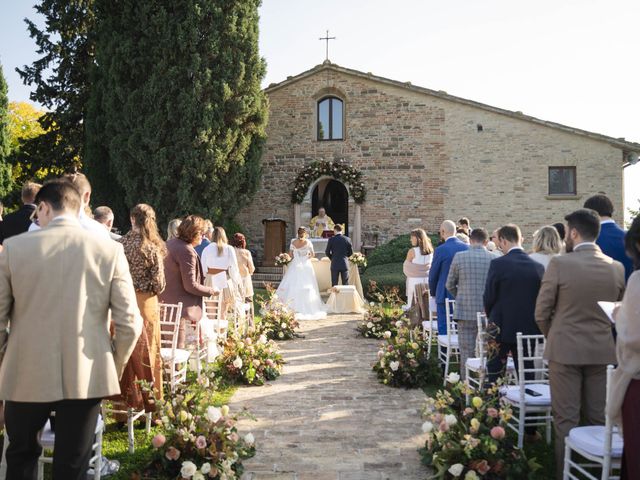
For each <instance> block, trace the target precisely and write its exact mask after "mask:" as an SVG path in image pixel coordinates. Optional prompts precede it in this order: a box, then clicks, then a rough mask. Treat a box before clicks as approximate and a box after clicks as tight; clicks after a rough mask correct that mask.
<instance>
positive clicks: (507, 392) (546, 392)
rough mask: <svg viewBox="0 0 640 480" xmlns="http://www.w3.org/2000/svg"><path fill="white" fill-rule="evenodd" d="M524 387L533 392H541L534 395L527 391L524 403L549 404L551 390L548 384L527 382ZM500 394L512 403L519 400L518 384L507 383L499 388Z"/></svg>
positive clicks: (534, 404) (542, 405)
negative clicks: (537, 395)
mask: <svg viewBox="0 0 640 480" xmlns="http://www.w3.org/2000/svg"><path fill="white" fill-rule="evenodd" d="M526 388H527V389H528V390H533V391H534V392H538V393H541V394H542V395H540V396H539V397H535V396H533V395H529V394H528V393H525V394H524V403H525V404H526V405H532V406H541V407H544V406H551V390H550V389H549V385H546V384H544V383H531V384H527V385H526ZM501 392H502V394H503V395H504V396H505V397H506V398H507V400H509V401H510V402H512V403H518V402H519V401H520V386H519V385H509V386H507V387H503V388H502V389H501Z"/></svg>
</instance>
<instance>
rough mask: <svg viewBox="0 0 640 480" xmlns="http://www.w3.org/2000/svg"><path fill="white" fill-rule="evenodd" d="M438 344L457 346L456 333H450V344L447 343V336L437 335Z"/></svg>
mask: <svg viewBox="0 0 640 480" xmlns="http://www.w3.org/2000/svg"><path fill="white" fill-rule="evenodd" d="M438 344H439V345H442V346H444V347H457V346H458V335H451V344H449V337H447V336H446V335H438Z"/></svg>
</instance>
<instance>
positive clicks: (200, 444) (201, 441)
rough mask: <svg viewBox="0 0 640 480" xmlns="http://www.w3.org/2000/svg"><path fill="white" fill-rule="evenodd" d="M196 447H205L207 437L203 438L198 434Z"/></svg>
mask: <svg viewBox="0 0 640 480" xmlns="http://www.w3.org/2000/svg"><path fill="white" fill-rule="evenodd" d="M196 448H198V449H202V448H207V439H206V438H204V436H203V435H200V436H198V438H196Z"/></svg>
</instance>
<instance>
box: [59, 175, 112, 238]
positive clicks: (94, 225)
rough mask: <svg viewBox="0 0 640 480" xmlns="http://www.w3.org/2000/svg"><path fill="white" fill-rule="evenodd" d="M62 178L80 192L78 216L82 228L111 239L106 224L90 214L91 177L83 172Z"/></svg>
mask: <svg viewBox="0 0 640 480" xmlns="http://www.w3.org/2000/svg"><path fill="white" fill-rule="evenodd" d="M62 178H63V179H64V180H66V181H68V182H71V183H72V184H73V185H74V186H75V187H76V189H77V190H78V191H79V192H80V214H79V215H78V218H79V220H80V225H82V228H84V229H85V230H88V231H90V232H93V233H95V234H97V235H98V236H99V237H102V238H108V239H110V238H111V236H110V235H109V232H108V231H107V230H106V229H105V228H104V226H102V225H101V224H99V223H98V222H96V221H95V220H94V219H93V218H91V217H90V216H89V215H90V214H91V210H90V207H89V205H91V183H89V179H88V178H87V177H86V176H85V175H84V174H83V173H69V174H66V175H64V176H63V177H62ZM87 212H88V214H87Z"/></svg>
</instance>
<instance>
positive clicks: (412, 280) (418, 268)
mask: <svg viewBox="0 0 640 480" xmlns="http://www.w3.org/2000/svg"><path fill="white" fill-rule="evenodd" d="M410 238H411V248H410V249H409V251H408V252H407V258H405V260H404V264H403V266H402V270H403V272H404V274H405V276H406V277H407V309H409V308H411V304H412V303H413V294H414V290H415V288H416V285H418V284H420V283H424V284H428V283H429V269H430V268H431V261H432V260H433V245H432V244H431V240H430V239H429V237H428V236H427V233H426V232H425V231H424V230H423V229H421V228H417V229H415V230H412V231H411V234H410Z"/></svg>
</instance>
